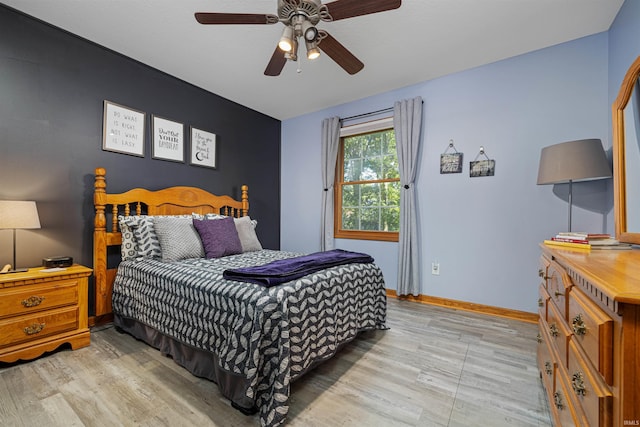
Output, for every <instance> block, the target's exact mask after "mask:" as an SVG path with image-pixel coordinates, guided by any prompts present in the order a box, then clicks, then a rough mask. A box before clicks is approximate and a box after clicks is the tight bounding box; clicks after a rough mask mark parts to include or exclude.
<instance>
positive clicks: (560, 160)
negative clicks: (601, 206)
mask: <svg viewBox="0 0 640 427" xmlns="http://www.w3.org/2000/svg"><path fill="white" fill-rule="evenodd" d="M610 177H611V166H610V165H609V161H608V160H607V155H606V154H605V152H604V149H603V148H602V142H601V141H600V140H599V139H579V140H577V141H569V142H563V143H561V144H556V145H550V146H548V147H545V148H543V149H542V152H541V153H540V165H539V169H538V185H542V184H563V183H569V229H568V230H567V231H571V209H572V204H573V203H572V191H573V188H572V186H573V182H577V181H591V180H596V179H603V178H610Z"/></svg>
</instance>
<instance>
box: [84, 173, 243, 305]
mask: <svg viewBox="0 0 640 427" xmlns="http://www.w3.org/2000/svg"><path fill="white" fill-rule="evenodd" d="M106 174H107V171H106V170H105V169H104V168H96V170H95V183H94V193H93V205H94V207H95V210H96V216H95V220H94V231H93V274H94V280H95V303H96V306H95V315H96V316H104V315H108V314H110V313H111V291H112V289H113V281H114V279H115V276H116V271H117V268H115V267H114V268H109V266H108V265H107V254H108V250H109V248H112V247H119V246H120V244H121V243H122V235H121V234H120V230H119V228H118V215H124V216H129V215H143V214H144V215H184V214H191V213H194V212H195V213H200V214H205V213H212V212H213V213H219V214H222V215H228V216H233V217H236V218H239V217H241V216H245V215H249V187H247V186H246V185H243V186H242V187H241V190H242V196H241V199H240V200H235V199H234V198H232V197H230V196H216V195H215V194H211V193H209V192H207V191H205V190H203V189H201V188H196V187H184V186H180V187H170V188H164V189H161V190H156V191H150V190H145V189H144V188H134V189H132V190H129V191H126V192H124V193H119V194H108V193H107V183H106V179H105V177H106ZM107 219H109V221H108V220H107Z"/></svg>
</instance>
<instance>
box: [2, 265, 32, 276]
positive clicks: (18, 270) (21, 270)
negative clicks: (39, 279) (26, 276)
mask: <svg viewBox="0 0 640 427" xmlns="http://www.w3.org/2000/svg"><path fill="white" fill-rule="evenodd" d="M25 271H29V269H28V268H16V269H15V270H12V269H11V264H7V265H5V266H4V267H3V268H2V270H0V274H9V273H24V272H25Z"/></svg>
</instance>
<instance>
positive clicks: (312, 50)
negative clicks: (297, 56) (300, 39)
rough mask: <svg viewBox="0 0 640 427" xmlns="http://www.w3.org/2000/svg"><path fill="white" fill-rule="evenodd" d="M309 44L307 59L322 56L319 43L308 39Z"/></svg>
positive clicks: (307, 43)
mask: <svg viewBox="0 0 640 427" xmlns="http://www.w3.org/2000/svg"><path fill="white" fill-rule="evenodd" d="M305 44H306V45H307V59H311V60H313V59H316V58H318V57H319V56H320V49H318V45H317V44H316V42H315V41H308V40H307V41H306V42H305Z"/></svg>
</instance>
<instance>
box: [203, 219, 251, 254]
mask: <svg viewBox="0 0 640 427" xmlns="http://www.w3.org/2000/svg"><path fill="white" fill-rule="evenodd" d="M193 226H194V227H195V228H196V230H197V231H198V234H199V235H200V240H202V246H203V247H204V254H205V256H206V257H207V258H220V257H223V256H225V255H233V254H239V253H242V244H241V243H240V238H239V237H238V231H237V230H236V225H235V223H234V221H233V217H227V218H224V219H215V220H200V219H194V220H193Z"/></svg>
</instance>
